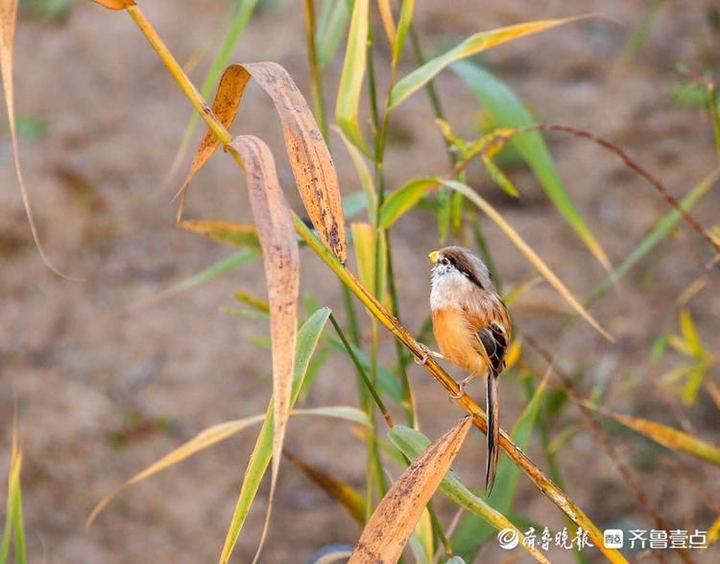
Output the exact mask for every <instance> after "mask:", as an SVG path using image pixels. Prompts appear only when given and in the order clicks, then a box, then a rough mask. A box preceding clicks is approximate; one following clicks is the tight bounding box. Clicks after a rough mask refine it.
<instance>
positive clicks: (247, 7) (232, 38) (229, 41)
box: [166, 0, 259, 182]
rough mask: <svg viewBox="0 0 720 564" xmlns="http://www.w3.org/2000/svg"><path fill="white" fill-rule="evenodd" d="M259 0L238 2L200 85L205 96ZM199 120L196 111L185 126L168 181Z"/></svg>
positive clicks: (183, 153) (181, 157)
mask: <svg viewBox="0 0 720 564" xmlns="http://www.w3.org/2000/svg"><path fill="white" fill-rule="evenodd" d="M258 1H259V0H240V2H238V6H237V10H236V12H235V15H234V16H233V18H232V21H231V22H230V28H229V29H228V32H227V35H225V39H224V40H223V44H222V45H221V47H220V50H219V51H218V53H217V55H216V56H215V58H214V59H213V61H212V63H211V64H210V68H209V69H208V71H207V74H206V75H205V79H204V80H203V83H202V86H201V87H200V94H201V95H202V97H203V98H207V97H208V96H210V93H211V92H212V88H213V86H215V84H216V83H217V81H218V78H220V75H221V74H222V72H223V69H224V68H225V66H226V65H227V62H228V59H230V55H231V54H232V52H233V49H234V48H235V45H237V42H238V40H239V39H240V36H241V35H242V32H243V31H244V30H245V27H247V24H248V22H249V21H250V18H251V17H252V15H253V13H254V12H255V7H256V6H257V4H258ZM199 120H200V116H199V115H198V114H197V113H196V112H193V114H192V116H191V117H190V120H189V121H188V124H187V126H186V127H185V133H184V134H183V138H182V141H181V142H180V146H179V147H178V150H177V153H176V154H175V159H174V160H173V164H172V165H171V166H170V171H169V172H168V174H167V177H166V182H168V181H170V180H171V179H172V178H174V177H175V173H176V172H177V169H178V168H179V167H180V164H181V163H182V160H183V158H184V157H185V152H186V151H187V148H188V145H189V144H190V140H191V139H192V135H193V133H194V132H195V128H196V127H197V124H198V122H199Z"/></svg>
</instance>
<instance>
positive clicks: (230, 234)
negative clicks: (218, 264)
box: [177, 219, 260, 250]
mask: <svg viewBox="0 0 720 564" xmlns="http://www.w3.org/2000/svg"><path fill="white" fill-rule="evenodd" d="M177 226H178V227H179V228H180V229H184V230H185V231H192V232H193V233H199V234H200V235H205V237H208V238H210V239H213V240H215V241H220V242H222V243H227V244H229V245H232V246H233V247H238V248H240V249H246V248H248V247H249V248H250V249H256V250H260V239H258V232H257V227H256V226H255V225H254V224H252V223H232V222H230V221H217V220H187V219H186V220H185V221H181V222H180V223H178V224H177Z"/></svg>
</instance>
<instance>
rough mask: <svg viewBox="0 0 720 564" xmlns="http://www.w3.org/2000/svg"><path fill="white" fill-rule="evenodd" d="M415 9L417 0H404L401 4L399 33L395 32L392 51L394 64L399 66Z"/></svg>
mask: <svg viewBox="0 0 720 564" xmlns="http://www.w3.org/2000/svg"><path fill="white" fill-rule="evenodd" d="M414 10H415V0H402V5H401V6H400V17H399V18H398V26H397V33H396V34H395V44H394V45H393V52H392V66H393V67H397V64H398V62H399V61H400V57H402V52H403V47H404V46H405V38H406V37H407V34H408V30H409V29H410V24H411V23H412V17H413V11H414Z"/></svg>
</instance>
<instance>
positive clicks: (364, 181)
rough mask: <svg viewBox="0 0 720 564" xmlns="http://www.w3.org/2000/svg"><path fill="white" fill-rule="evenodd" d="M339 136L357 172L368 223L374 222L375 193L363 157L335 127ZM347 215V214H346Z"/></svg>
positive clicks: (373, 184)
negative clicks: (363, 196)
mask: <svg viewBox="0 0 720 564" xmlns="http://www.w3.org/2000/svg"><path fill="white" fill-rule="evenodd" d="M337 132H338V134H339V135H340V138H341V139H342V141H343V143H344V144H345V147H346V148H347V150H348V153H350V158H351V159H352V162H353V165H354V166H355V172H356V173H357V176H358V179H359V180H360V185H361V186H362V189H363V192H364V193H365V201H366V208H367V210H368V218H369V220H370V223H372V224H373V225H374V224H375V213H376V210H377V194H376V193H375V182H374V181H373V179H372V175H371V174H370V169H369V168H368V165H367V162H365V157H364V155H363V153H362V151H360V150H359V149H358V148H357V147H356V146H355V145H353V144H352V143H351V142H350V140H349V139H348V138H347V137H346V136H345V134H344V133H343V132H342V130H341V129H337ZM346 215H347V214H346Z"/></svg>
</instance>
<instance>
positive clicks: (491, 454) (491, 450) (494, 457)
mask: <svg viewBox="0 0 720 564" xmlns="http://www.w3.org/2000/svg"><path fill="white" fill-rule="evenodd" d="M485 407H486V411H487V422H488V428H487V445H488V446H487V465H486V468H485V493H486V494H490V492H491V491H492V488H493V485H494V484H495V470H496V469H497V463H498V455H499V454H500V446H499V444H498V443H499V440H500V401H499V398H498V375H497V374H496V373H495V372H494V371H492V370H490V372H489V374H488V376H487V394H486V404H485Z"/></svg>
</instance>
